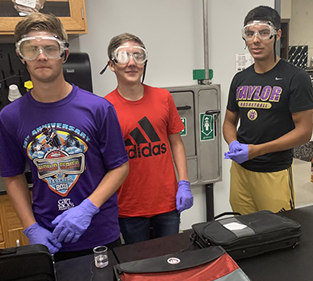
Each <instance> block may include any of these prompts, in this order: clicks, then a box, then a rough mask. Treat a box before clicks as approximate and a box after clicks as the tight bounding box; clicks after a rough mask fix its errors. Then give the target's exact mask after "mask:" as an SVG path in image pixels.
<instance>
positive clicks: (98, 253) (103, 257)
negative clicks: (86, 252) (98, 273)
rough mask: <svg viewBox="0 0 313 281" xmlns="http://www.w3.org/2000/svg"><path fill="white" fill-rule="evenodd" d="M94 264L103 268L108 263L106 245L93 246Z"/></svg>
mask: <svg viewBox="0 0 313 281" xmlns="http://www.w3.org/2000/svg"><path fill="white" fill-rule="evenodd" d="M93 253H94V258H95V265H96V267H98V268H104V267H106V266H107V265H108V264H109V258H108V248H107V247H106V246H97V247H95V248H93Z"/></svg>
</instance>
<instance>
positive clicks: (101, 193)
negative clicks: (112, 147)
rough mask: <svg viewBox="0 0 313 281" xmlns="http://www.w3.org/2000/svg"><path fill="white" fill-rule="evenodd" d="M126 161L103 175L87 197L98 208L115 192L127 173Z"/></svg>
mask: <svg viewBox="0 0 313 281" xmlns="http://www.w3.org/2000/svg"><path fill="white" fill-rule="evenodd" d="M128 170H129V166H128V162H126V163H124V164H123V165H121V166H119V167H117V168H115V169H113V170H110V171H108V172H107V173H106V175H105V176H104V177H103V179H102V181H101V182H100V184H99V185H98V187H97V188H96V189H95V191H94V192H93V193H92V194H91V195H90V196H89V197H88V198H89V199H90V201H91V202H92V203H93V204H94V205H95V206H96V207H98V208H100V207H101V206H102V205H103V203H104V202H106V201H107V200H108V199H109V198H110V197H111V196H112V195H113V194H114V192H116V191H117V190H118V189H119V187H120V186H121V184H122V183H123V182H124V180H125V179H126V177H127V175H128Z"/></svg>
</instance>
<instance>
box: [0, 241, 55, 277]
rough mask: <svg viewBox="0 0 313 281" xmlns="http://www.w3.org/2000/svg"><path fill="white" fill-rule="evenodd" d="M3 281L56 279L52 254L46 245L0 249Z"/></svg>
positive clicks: (0, 274) (0, 272)
mask: <svg viewBox="0 0 313 281" xmlns="http://www.w3.org/2000/svg"><path fill="white" fill-rule="evenodd" d="M0 280H1V281H37V280H38V281H39V280H40V281H55V280H56V279H55V271H54V263H53V259H52V256H51V254H50V252H49V250H48V248H47V247H46V246H44V245H39V244H36V245H27V246H21V247H13V248H7V249H0Z"/></svg>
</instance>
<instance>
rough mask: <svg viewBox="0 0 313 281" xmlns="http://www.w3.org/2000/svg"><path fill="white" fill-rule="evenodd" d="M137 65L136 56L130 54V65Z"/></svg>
mask: <svg viewBox="0 0 313 281" xmlns="http://www.w3.org/2000/svg"><path fill="white" fill-rule="evenodd" d="M134 64H135V65H137V63H136V61H135V60H134V57H133V55H132V54H130V55H129V62H128V65H134Z"/></svg>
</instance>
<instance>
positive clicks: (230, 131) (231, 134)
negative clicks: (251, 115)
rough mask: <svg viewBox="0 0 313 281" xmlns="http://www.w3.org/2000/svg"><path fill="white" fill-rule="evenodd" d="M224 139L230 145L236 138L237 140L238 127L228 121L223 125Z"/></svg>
mask: <svg viewBox="0 0 313 281" xmlns="http://www.w3.org/2000/svg"><path fill="white" fill-rule="evenodd" d="M223 135H224V139H225V141H226V142H227V144H228V145H229V144H230V143H231V142H233V141H234V140H237V129H236V127H234V126H233V125H232V124H230V123H228V122H226V123H224V126H223Z"/></svg>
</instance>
